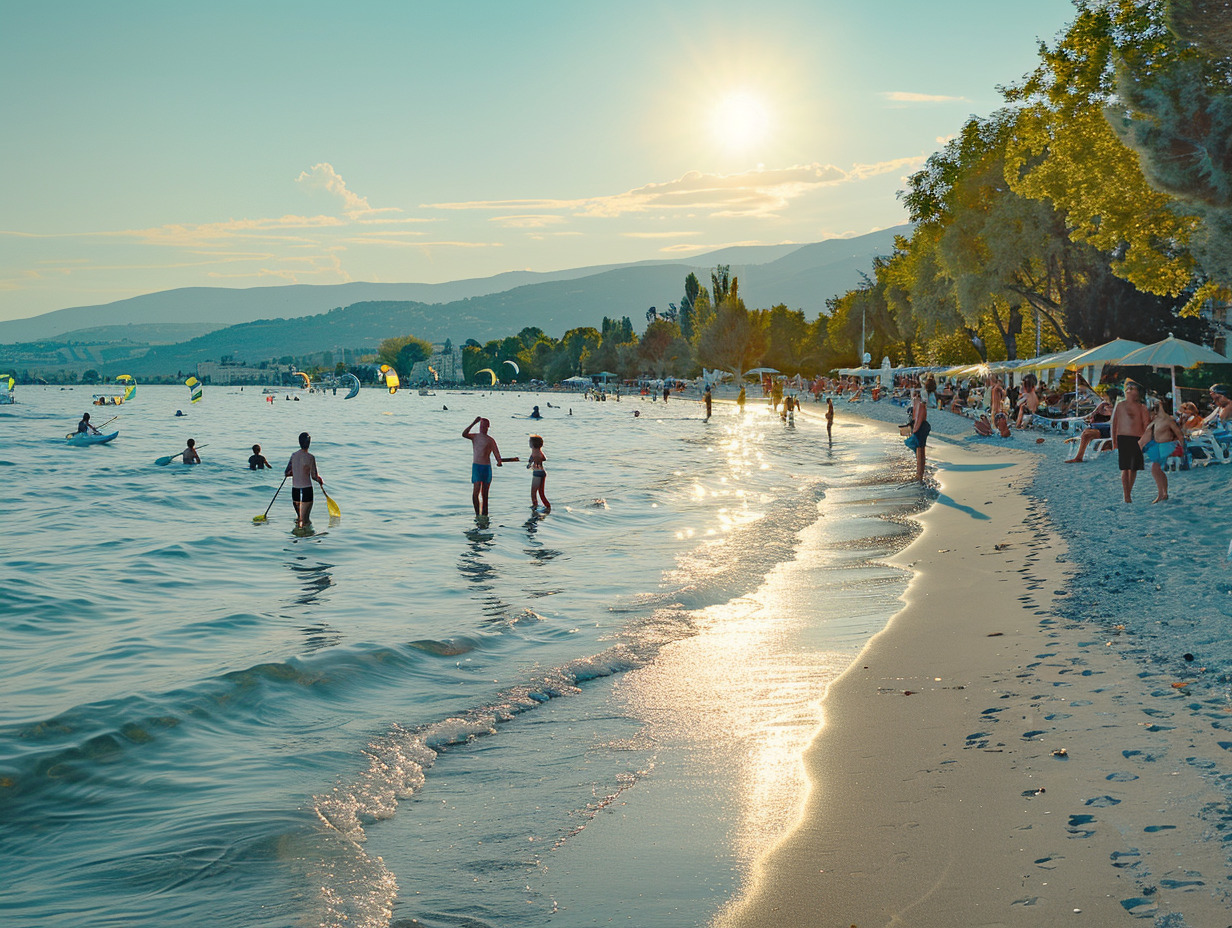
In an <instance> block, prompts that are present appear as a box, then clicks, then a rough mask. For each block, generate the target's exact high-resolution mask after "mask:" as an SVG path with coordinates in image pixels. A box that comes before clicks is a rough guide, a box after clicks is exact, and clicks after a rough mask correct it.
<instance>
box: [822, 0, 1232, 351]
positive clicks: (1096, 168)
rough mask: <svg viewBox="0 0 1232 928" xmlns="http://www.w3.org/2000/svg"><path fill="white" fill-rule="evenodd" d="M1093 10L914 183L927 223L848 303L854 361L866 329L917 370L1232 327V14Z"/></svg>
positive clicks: (1199, 8)
mask: <svg viewBox="0 0 1232 928" xmlns="http://www.w3.org/2000/svg"><path fill="white" fill-rule="evenodd" d="M1075 6H1076V11H1077V13H1076V17H1075V19H1074V20H1073V22H1072V23H1071V24H1070V25H1069V26H1068V27H1067V29H1066V30H1065V32H1064V33H1063V34H1062V35H1061V36H1060V37H1059V38H1058V39H1056V40H1055V41H1054V42H1052V43H1041V45H1040V48H1039V63H1038V65H1037V66H1036V68H1035V70H1034V71H1033V72H1032V73H1031V74H1029V75H1027V76H1026V77H1025V78H1024V79H1023V80H1021V81H1020V82H1019V83H1017V84H1015V85H1012V86H1008V87H1005V88H1002V94H1003V97H1004V99H1005V106H1004V107H1002V108H1001V109H999V110H997V111H996V112H994V113H991V114H989V115H986V116H972V117H970V118H969V119H968V120H967V121H966V122H965V123H964V124H963V125H962V127H961V128H960V129H959V131H958V133H957V134H956V135H955V136H954V138H953V139H952V140H950V141H949V142H948V143H947V144H946V145H945V147H944V148H943V149H942V150H941V151H939V152H937V153H935V154H934V155H932V156H931V157H930V158H929V159H928V161H927V162H926V163H925V165H924V167H923V169H922V170H920V171H918V172H917V173H915V174H913V175H912V176H911V177H910V178H909V179H908V182H907V188H906V189H905V190H903V191H901V192H900V194H899V196H900V198H901V199H902V200H903V201H904V203H905V205H906V207H907V209H908V213H909V215H910V218H911V221H912V223H913V231H912V233H911V234H910V235H909V236H900V237H899V238H898V239H897V240H896V241H895V247H894V251H893V253H892V254H890V255H887V256H885V257H883V258H880V259H878V260H877V261H876V262H875V263H874V267H873V269H872V273H870V274H869V275H867V276H866V277H865V279H864V280H863V282H862V284H861V285H860V286H858V287H856V288H853V289H852V290H850V291H848V292H847V293H845V294H843V295H841V296H839V297H836V298H835V299H833V300H831V301H829V308H830V324H829V336H830V341H831V346H832V347H833V348H835V349H839V347H840V345H841V346H843V350H839V351H837V353H839V354H845V355H846V356H847V357H849V358H850V359H851V360H852V362H854V361H855V354H856V351H855V349H854V347H853V346H854V344H855V343H856V341H857V340H858V338H859V333H860V330H861V326H862V324H863V325H864V326H865V327H866V329H867V331H868V332H869V333H870V334H869V337H868V340H867V344H868V346H869V348H868V350H869V351H870V352H871V353H872V354H873V355H874V357H875V358H877V357H881V356H883V355H889V356H890V357H892V358H894V359H895V360H896V361H898V362H899V363H906V364H910V365H914V364H921V365H922V364H943V363H961V362H976V361H987V360H1003V359H1010V360H1013V359H1015V358H1019V357H1030V356H1033V355H1034V354H1035V353H1036V345H1037V344H1038V345H1039V347H1040V350H1042V351H1044V352H1047V351H1056V350H1062V349H1065V348H1070V347H1077V346H1083V347H1091V346H1093V345H1096V344H1100V343H1102V342H1105V341H1108V340H1111V339H1113V338H1118V337H1121V338H1131V339H1136V340H1139V341H1146V342H1150V341H1155V340H1158V339H1160V338H1163V337H1165V336H1166V335H1167V334H1168V333H1169V332H1172V333H1175V334H1176V335H1177V336H1178V337H1183V338H1189V339H1191V340H1196V341H1203V340H1208V339H1210V338H1211V337H1212V336H1222V335H1226V329H1225V328H1224V327H1223V320H1224V319H1225V318H1226V316H1225V314H1226V312H1227V307H1228V302H1229V298H1230V296H1232V294H1230V292H1229V284H1232V248H1230V247H1229V246H1230V245H1232V93H1230V91H1232V80H1230V77H1232V57H1230V55H1232V14H1230V12H1229V9H1228V7H1227V5H1226V4H1223V3H1217V2H1210V0H1174V2H1171V3H1165V2H1158V0H1078V2H1077V3H1076V4H1075Z"/></svg>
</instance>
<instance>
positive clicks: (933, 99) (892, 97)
mask: <svg viewBox="0 0 1232 928" xmlns="http://www.w3.org/2000/svg"><path fill="white" fill-rule="evenodd" d="M881 96H883V97H884V98H885V99H887V100H889V101H890V102H891V103H970V102H971V101H970V100H968V99H967V98H966V97H947V96H946V95H945V94H939V93H913V92H911V91H909V90H887V91H885V92H883V93H882V94H881Z"/></svg>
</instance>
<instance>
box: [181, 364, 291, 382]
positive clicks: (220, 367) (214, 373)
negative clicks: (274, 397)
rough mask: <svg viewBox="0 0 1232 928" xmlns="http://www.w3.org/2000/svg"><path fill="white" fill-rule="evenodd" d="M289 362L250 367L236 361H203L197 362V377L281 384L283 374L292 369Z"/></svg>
mask: <svg viewBox="0 0 1232 928" xmlns="http://www.w3.org/2000/svg"><path fill="white" fill-rule="evenodd" d="M290 370H291V366H290V365H289V364H275V363H273V362H270V363H269V364H268V365H267V366H266V367H249V366H247V365H244V364H240V363H239V362H234V361H201V362H200V363H198V364H197V379H198V380H200V381H201V382H202V383H209V384H214V385H215V386H221V385H223V384H233V383H236V384H239V383H244V384H248V383H251V384H281V383H282V382H283V374H284V373H286V372H288V371H290Z"/></svg>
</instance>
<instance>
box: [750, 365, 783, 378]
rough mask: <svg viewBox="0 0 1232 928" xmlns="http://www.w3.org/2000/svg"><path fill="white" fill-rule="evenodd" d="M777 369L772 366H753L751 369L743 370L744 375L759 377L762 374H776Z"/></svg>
mask: <svg viewBox="0 0 1232 928" xmlns="http://www.w3.org/2000/svg"><path fill="white" fill-rule="evenodd" d="M777 373H778V371H777V370H775V369H774V368H773V367H755V368H753V369H752V370H751V371H745V372H744V376H745V377H760V376H761V375H762V374H777Z"/></svg>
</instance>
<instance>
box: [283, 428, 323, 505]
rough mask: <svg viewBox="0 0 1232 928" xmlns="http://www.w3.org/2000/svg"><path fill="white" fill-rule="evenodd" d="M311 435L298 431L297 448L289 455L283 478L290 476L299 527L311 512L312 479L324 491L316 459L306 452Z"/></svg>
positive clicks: (292, 498) (292, 499)
mask: <svg viewBox="0 0 1232 928" xmlns="http://www.w3.org/2000/svg"><path fill="white" fill-rule="evenodd" d="M311 442H312V436H310V435H309V434H308V433H307V432H300V433H299V450H298V451H296V452H295V453H294V454H293V455H291V460H289V461H288V462H287V469H286V471H285V472H284V473H283V478H284V479H285V478H286V477H290V478H291V503H292V505H294V506H295V516H296V519H295V524H296V526H297V527H299V528H304V527H306V526H307V525H308V516H309V515H311V513H312V481H314V480H315V481H316V482H317V483H319V484H320V485H321V492H322V493H324V492H325V481H324V480H322V479H321V475H320V474H318V473H317V459H316V458H315V457H314V456H313V455H312V454H310V453H309V452H308V445H309V444H310V443H311Z"/></svg>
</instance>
